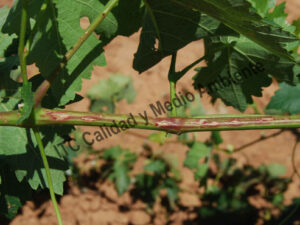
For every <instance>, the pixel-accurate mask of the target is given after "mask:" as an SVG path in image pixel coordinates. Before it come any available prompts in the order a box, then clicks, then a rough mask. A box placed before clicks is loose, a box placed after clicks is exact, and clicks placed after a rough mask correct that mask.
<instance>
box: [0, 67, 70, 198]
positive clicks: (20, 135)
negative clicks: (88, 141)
mask: <svg viewBox="0 0 300 225" xmlns="http://www.w3.org/2000/svg"><path fill="white" fill-rule="evenodd" d="M0 68H1V64H0ZM1 81H4V82H5V83H4V84H5V86H4V87H5V88H8V90H7V89H3V90H1V89H0V112H8V111H11V110H13V109H16V107H17V104H18V103H19V102H20V100H21V98H20V97H21V91H20V89H21V85H20V84H18V83H16V82H14V81H12V80H11V79H3V80H2V79H1ZM1 84H2V83H1ZM10 88H12V89H10ZM10 90H14V94H13V95H11V97H10V98H8V99H6V97H5V96H6V95H7V94H8V93H9V92H10ZM2 98H3V99H2ZM71 129H72V128H71V127H60V128H54V127H52V128H50V127H47V128H46V127H45V128H41V129H40V132H41V134H42V140H43V143H44V146H45V152H46V155H47V157H48V161H49V165H50V174H51V176H52V178H53V186H54V191H55V193H57V194H60V195H62V193H63V183H64V181H65V180H66V178H65V170H66V169H68V164H67V162H66V161H65V159H64V155H65V152H64V151H63V150H62V149H61V148H57V146H58V145H60V144H61V143H64V142H65V140H64V138H63V137H64V136H66V135H68V134H69V133H70V131H71ZM0 133H1V135H0V155H1V156H2V160H3V161H4V162H5V163H6V164H7V165H9V167H10V168H11V169H12V170H13V171H15V175H16V178H17V179H18V181H19V182H22V181H26V182H28V183H29V185H30V186H31V188H32V189H34V190H37V189H38V188H43V189H44V188H46V187H48V183H47V179H46V171H45V169H44V167H43V164H42V159H41V156H40V152H39V149H38V146H37V143H36V140H35V136H34V134H33V132H32V131H31V130H30V129H26V128H18V127H0ZM11 143H14V145H12V144H11ZM29 162H30V163H29Z"/></svg>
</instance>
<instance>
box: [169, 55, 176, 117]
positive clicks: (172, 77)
mask: <svg viewBox="0 0 300 225" xmlns="http://www.w3.org/2000/svg"><path fill="white" fill-rule="evenodd" d="M176 57H177V53H176V52H175V53H173V54H172V58H171V64H170V70H169V75H168V79H169V83H170V102H171V105H172V110H171V116H172V117H175V116H176V115H177V112H176V106H175V104H174V99H176V82H177V80H176V77H175V76H176V71H175V66H176Z"/></svg>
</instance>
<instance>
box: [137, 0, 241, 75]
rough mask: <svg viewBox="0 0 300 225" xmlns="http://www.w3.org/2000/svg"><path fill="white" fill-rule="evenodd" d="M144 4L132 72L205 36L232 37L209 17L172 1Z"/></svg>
mask: <svg viewBox="0 0 300 225" xmlns="http://www.w3.org/2000/svg"><path fill="white" fill-rule="evenodd" d="M144 2H145V6H146V11H147V13H146V16H145V18H144V21H143V29H142V33H141V36H140V43H139V47H138V50H137V52H136V54H135V57H134V62H133V67H134V69H135V70H137V71H139V72H140V73H141V72H144V71H145V70H147V69H149V68H151V67H152V66H154V65H155V64H157V63H158V62H160V61H161V60H162V59H163V58H164V57H166V56H169V55H171V54H172V53H175V52H177V51H178V50H179V49H180V48H182V47H184V46H186V45H187V44H189V43H190V42H192V41H196V40H199V39H201V38H203V37H207V36H215V35H221V34H224V35H225V34H235V33H234V32H233V31H231V30H230V29H228V28H226V27H225V26H222V25H221V24H220V22H219V21H217V20H215V19H213V18H212V17H209V16H207V15H206V14H201V13H199V12H197V11H195V10H193V9H189V8H185V7H182V6H181V5H179V4H176V3H174V2H173V1H170V0H165V1H160V0H151V1H144Z"/></svg>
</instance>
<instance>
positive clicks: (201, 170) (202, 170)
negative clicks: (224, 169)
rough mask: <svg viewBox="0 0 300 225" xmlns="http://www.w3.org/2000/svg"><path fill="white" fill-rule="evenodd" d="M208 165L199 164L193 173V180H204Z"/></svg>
mask: <svg viewBox="0 0 300 225" xmlns="http://www.w3.org/2000/svg"><path fill="white" fill-rule="evenodd" d="M208 168H209V167H208V164H207V163H205V164H201V165H198V167H197V169H196V172H195V179H196V180H200V179H201V178H204V177H205V176H206V174H207V172H208Z"/></svg>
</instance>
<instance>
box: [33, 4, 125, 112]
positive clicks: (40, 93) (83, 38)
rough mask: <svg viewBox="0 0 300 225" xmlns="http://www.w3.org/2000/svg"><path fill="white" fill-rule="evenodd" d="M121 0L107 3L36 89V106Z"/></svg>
mask: <svg viewBox="0 0 300 225" xmlns="http://www.w3.org/2000/svg"><path fill="white" fill-rule="evenodd" d="M118 2H119V0H109V1H108V3H107V4H106V5H105V7H104V9H103V11H102V12H100V14H99V16H98V17H97V18H96V19H95V20H94V21H93V22H92V23H91V24H90V26H89V27H88V28H87V29H86V31H85V32H84V34H83V35H82V36H81V37H80V38H79V39H78V41H77V42H76V43H75V44H74V45H73V47H72V48H71V49H70V50H69V51H68V52H67V53H66V54H65V56H64V58H63V60H62V62H61V63H60V64H59V65H58V67H57V68H56V69H55V71H54V73H53V74H52V75H51V76H50V78H49V79H47V80H45V81H44V82H43V83H42V84H41V85H40V86H39V87H38V89H37V90H36V94H35V106H36V107H38V106H40V103H41V101H42V99H43V98H44V96H45V95H46V93H47V91H48V89H49V88H50V86H51V83H52V82H53V81H54V79H55V78H56V76H57V75H58V74H59V73H60V71H61V70H62V69H63V68H65V66H66V65H67V63H68V61H69V60H70V59H71V58H72V57H73V56H74V54H75V53H76V52H77V50H78V49H79V48H80V47H81V46H82V44H83V43H84V42H85V41H86V40H87V39H88V38H89V37H90V36H91V34H92V33H93V32H94V31H95V29H96V28H97V27H98V26H99V25H100V24H101V23H102V22H103V20H104V19H105V18H106V16H107V15H108V13H109V12H110V11H111V10H112V9H113V8H114V7H115V6H116V4H117V3H118Z"/></svg>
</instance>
